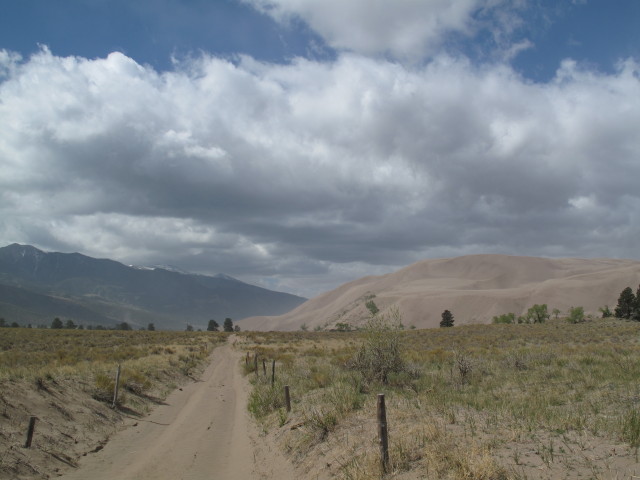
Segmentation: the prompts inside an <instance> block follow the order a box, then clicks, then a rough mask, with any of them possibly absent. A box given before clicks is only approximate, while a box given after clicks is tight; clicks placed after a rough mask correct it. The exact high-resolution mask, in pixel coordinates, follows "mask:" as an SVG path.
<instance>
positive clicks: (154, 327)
mask: <svg viewBox="0 0 640 480" xmlns="http://www.w3.org/2000/svg"><path fill="white" fill-rule="evenodd" d="M147 330H149V331H150V332H154V331H155V330H156V326H155V325H154V324H153V323H150V324H149V325H147Z"/></svg>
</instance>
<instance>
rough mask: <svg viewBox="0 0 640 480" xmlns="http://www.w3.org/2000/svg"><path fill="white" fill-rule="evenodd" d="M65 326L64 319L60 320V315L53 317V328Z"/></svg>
mask: <svg viewBox="0 0 640 480" xmlns="http://www.w3.org/2000/svg"><path fill="white" fill-rule="evenodd" d="M62 327H64V325H63V323H62V320H60V319H59V318H58V317H56V318H54V319H53V322H51V328H62Z"/></svg>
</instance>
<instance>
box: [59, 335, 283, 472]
mask: <svg viewBox="0 0 640 480" xmlns="http://www.w3.org/2000/svg"><path fill="white" fill-rule="evenodd" d="M240 357H241V354H240V353H238V352H236V351H235V350H234V349H233V347H232V346H231V345H230V344H227V345H224V346H222V347H218V348H217V349H216V350H215V351H214V353H213V355H212V358H211V364H210V365H209V367H208V368H207V369H206V370H205V372H204V373H203V374H202V376H201V378H200V381H198V382H195V383H193V384H190V385H187V386H185V387H184V388H182V390H177V391H175V392H174V393H173V394H171V395H170V396H169V397H168V398H167V400H166V402H165V403H166V404H165V405H161V406H159V407H158V408H157V409H156V410H155V411H154V412H153V413H152V414H151V415H150V416H148V417H146V418H144V419H141V420H137V421H132V425H131V426H130V427H128V428H126V429H125V430H123V431H121V432H120V433H118V434H117V435H115V436H114V437H113V438H112V439H111V440H110V441H109V443H108V444H107V445H106V446H105V448H104V449H103V450H101V451H99V452H97V453H94V454H90V455H88V456H87V457H85V458H83V460H82V461H81V462H80V465H79V468H78V469H77V470H75V471H74V472H72V473H70V474H67V475H65V476H63V477H59V478H62V479H64V480H87V479H91V480H101V479H105V480H106V479H109V480H113V479H119V480H127V479H131V480H134V479H135V480H144V479H154V480H159V479H172V480H178V479H184V480H201V479H203V480H204V479H207V480H234V479H238V480H241V479H242V480H247V479H271V478H274V479H276V478H277V479H279V480H288V479H293V478H294V473H293V469H292V468H291V466H290V464H289V463H288V462H287V461H286V459H285V458H284V457H283V456H282V455H281V454H280V453H279V452H278V451H277V449H276V448H273V447H272V446H270V445H265V444H264V442H263V441H262V439H259V438H258V432H257V430H256V427H255V426H254V425H253V423H252V421H251V419H250V418H249V414H248V412H247V408H246V405H247V397H248V382H247V380H246V379H245V378H244V377H243V376H242V374H241V373H240V367H239V365H240V363H239V359H240Z"/></svg>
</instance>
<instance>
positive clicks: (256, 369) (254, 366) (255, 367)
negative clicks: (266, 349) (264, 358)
mask: <svg viewBox="0 0 640 480" xmlns="http://www.w3.org/2000/svg"><path fill="white" fill-rule="evenodd" d="M253 370H254V372H256V377H257V376H258V354H257V353H256V354H255V356H254V357H253Z"/></svg>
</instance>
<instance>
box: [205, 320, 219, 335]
mask: <svg viewBox="0 0 640 480" xmlns="http://www.w3.org/2000/svg"><path fill="white" fill-rule="evenodd" d="M219 328H220V325H218V322H216V321H215V320H214V319H213V318H212V319H211V320H209V325H207V332H217V331H218V329H219Z"/></svg>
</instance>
